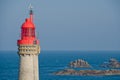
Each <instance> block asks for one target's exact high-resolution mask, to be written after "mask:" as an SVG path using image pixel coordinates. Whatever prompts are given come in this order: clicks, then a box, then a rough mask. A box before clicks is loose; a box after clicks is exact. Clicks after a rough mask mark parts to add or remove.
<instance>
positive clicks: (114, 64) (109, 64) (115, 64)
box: [101, 58, 120, 68]
mask: <svg viewBox="0 0 120 80" xmlns="http://www.w3.org/2000/svg"><path fill="white" fill-rule="evenodd" d="M101 67H104V68H120V62H118V60H116V59H114V58H111V59H110V60H109V61H108V62H105V63H103V64H102V65H101Z"/></svg>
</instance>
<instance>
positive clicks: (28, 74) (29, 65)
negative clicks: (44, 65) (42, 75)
mask: <svg viewBox="0 0 120 80" xmlns="http://www.w3.org/2000/svg"><path fill="white" fill-rule="evenodd" d="M17 45H18V54H19V60H20V66H19V80H39V67H38V55H39V53H40V46H39V40H38V39H37V37H36V34H35V24H34V22H33V10H32V7H30V11H29V18H26V19H25V22H24V23H23V24H22V26H21V38H20V39H19V40H18V41H17Z"/></svg>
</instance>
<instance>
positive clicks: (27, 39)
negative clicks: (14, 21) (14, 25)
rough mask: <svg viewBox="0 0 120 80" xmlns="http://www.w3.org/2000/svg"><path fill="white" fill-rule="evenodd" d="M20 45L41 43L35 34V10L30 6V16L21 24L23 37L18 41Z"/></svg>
mask: <svg viewBox="0 0 120 80" xmlns="http://www.w3.org/2000/svg"><path fill="white" fill-rule="evenodd" d="M17 44H18V45H21V44H25V45H29V44H30V45H31V44H39V41H38V39H37V38H36V36H35V25H34V22H33V11H32V9H31V8H30V17H29V18H27V19H26V20H25V22H24V23H23V24H22V26H21V39H20V40H18V42H17Z"/></svg>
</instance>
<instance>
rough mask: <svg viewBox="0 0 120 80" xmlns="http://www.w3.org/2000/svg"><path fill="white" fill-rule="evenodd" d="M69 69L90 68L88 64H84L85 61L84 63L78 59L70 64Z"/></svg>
mask: <svg viewBox="0 0 120 80" xmlns="http://www.w3.org/2000/svg"><path fill="white" fill-rule="evenodd" d="M69 67H73V68H90V67H91V66H90V65H89V64H88V62H86V61H84V60H82V59H78V60H75V61H72V62H70V63H69Z"/></svg>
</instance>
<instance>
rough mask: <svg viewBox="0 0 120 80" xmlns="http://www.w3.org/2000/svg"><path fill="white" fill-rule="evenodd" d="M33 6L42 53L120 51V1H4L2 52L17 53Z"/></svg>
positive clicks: (0, 18)
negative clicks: (25, 22) (47, 51)
mask: <svg viewBox="0 0 120 80" xmlns="http://www.w3.org/2000/svg"><path fill="white" fill-rule="evenodd" d="M30 3H31V4H32V5H33V11H34V23H35V25H36V31H37V33H38V38H39V40H40V46H41V50H80V51H89V50H92V51H94V50H95V51H96V50H110V51H111V50H120V0H0V50H15V51H17V40H18V39H20V31H21V30H20V27H21V25H22V23H23V22H24V21H25V18H27V17H29V8H28V7H29V4H30Z"/></svg>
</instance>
